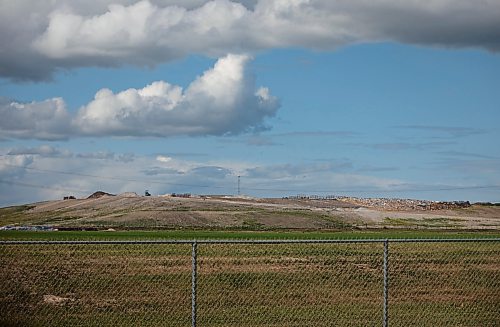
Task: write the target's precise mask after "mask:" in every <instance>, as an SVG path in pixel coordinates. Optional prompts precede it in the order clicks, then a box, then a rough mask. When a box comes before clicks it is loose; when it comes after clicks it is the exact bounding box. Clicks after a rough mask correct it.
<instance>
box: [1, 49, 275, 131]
mask: <svg viewBox="0 0 500 327" xmlns="http://www.w3.org/2000/svg"><path fill="white" fill-rule="evenodd" d="M248 60H249V57H248V56H245V55H232V54H230V55H227V56H225V57H223V58H221V59H219V60H218V61H217V62H216V63H215V66H214V67H213V68H212V69H209V70H207V71H206V72H205V73H204V74H203V75H201V76H199V77H197V78H196V79H195V80H194V81H193V82H192V83H191V84H190V85H189V86H188V87H187V88H186V89H185V90H183V89H182V88H181V87H179V86H175V85H171V84H169V83H167V82H165V81H157V82H154V83H152V84H150V85H147V86H146V87H144V88H142V89H128V90H125V91H122V92H118V93H113V92H112V91H111V90H109V89H101V90H100V91H98V92H97V93H96V95H95V97H94V99H93V100H92V101H91V102H90V103H88V104H87V105H85V106H83V107H82V108H80V110H79V111H78V112H77V114H76V115H75V116H74V117H71V115H70V114H69V113H68V111H67V110H66V106H65V103H64V101H63V100H62V99H61V98H56V99H50V100H45V101H42V102H32V103H25V104H22V103H18V102H10V101H7V100H6V99H4V101H3V103H2V102H0V114H1V115H2V118H3V119H2V121H1V122H0V127H1V128H2V129H1V131H0V137H3V138H36V139H47V140H54V139H63V138H69V137H73V136H109V135H111V136H158V137H168V136H173V135H190V136H195V135H225V134H238V133H241V132H245V131H251V130H261V129H263V128H265V126H264V120H265V119H266V118H267V117H272V116H274V115H275V113H276V111H277V110H278V108H279V102H278V100H277V99H276V98H275V97H273V96H272V95H270V94H269V90H268V89H267V88H259V89H257V90H255V86H254V80H253V78H252V77H251V76H249V75H248V73H247V72H246V70H245V66H246V63H247V62H248Z"/></svg>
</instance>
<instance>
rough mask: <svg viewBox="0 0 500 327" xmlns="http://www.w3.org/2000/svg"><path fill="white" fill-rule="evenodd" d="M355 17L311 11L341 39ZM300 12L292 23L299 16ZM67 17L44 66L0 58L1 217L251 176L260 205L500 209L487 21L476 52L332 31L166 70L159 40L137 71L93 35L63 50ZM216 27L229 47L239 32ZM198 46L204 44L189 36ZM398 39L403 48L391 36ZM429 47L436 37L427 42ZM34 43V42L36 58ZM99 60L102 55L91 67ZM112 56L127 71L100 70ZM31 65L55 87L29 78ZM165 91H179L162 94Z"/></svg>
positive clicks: (496, 73)
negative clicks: (434, 204) (304, 198)
mask: <svg viewBox="0 0 500 327" xmlns="http://www.w3.org/2000/svg"><path fill="white" fill-rule="evenodd" d="M22 2H23V3H25V4H26V5H28V4H29V1H22ZM63 2H64V1H63ZM103 2H105V1H103ZM126 2H127V1H126ZM173 2H175V1H173ZM299 2H301V1H299ZM299 2H298V3H299ZM359 2H360V3H361V1H359ZM390 2H391V1H375V3H377V4H378V3H380V6H389V3H390ZM451 2H452V3H453V1H451ZM189 3H190V5H186V9H185V13H186V15H187V14H188V13H194V12H195V11H197V10H198V11H199V12H197V13H198V15H202V14H203V13H204V12H205V11H206V10H208V9H206V8H209V5H214V3H215V5H214V6H216V5H217V6H232V7H231V8H232V9H231V10H229V11H228V13H227V15H229V16H231V15H236V16H237V17H240V16H241V15H243V14H244V15H248V18H247V19H250V18H251V17H253V16H255V15H257V13H259V5H260V6H263V5H262V4H259V3H260V2H258V1H247V2H243V4H242V5H240V4H236V3H232V2H229V1H225V0H224V1H222V0H221V1H215V2H208V4H207V3H205V1H192V2H189ZM277 3H278V2H277ZM354 3H356V1H354ZM443 3H444V4H443V7H442V8H441V7H440V9H439V10H441V11H439V12H438V15H436V12H434V14H435V15H436V17H440V16H439V15H441V16H442V17H441V19H445V18H447V17H449V16H451V14H452V11H453V10H454V9H451V7H448V4H447V2H446V1H443ZM457 3H460V4H461V5H462V6H466V5H465V4H464V3H463V2H460V1H457ZM341 4H342V1H338V5H339V7H338V8H337V7H335V6H333V7H332V8H330V7H328V5H327V4H326V3H325V2H323V3H322V1H318V2H314V1H312V2H307V3H306V2H303V3H302V4H300V5H301V6H311V8H309V9H311V10H312V9H314V8H313V7H314V6H316V5H317V6H318V8H320V9H321V11H320V12H321V13H322V14H323V15H324V16H325V17H326V18H325V19H327V18H328V22H329V21H330V20H329V18H330V16H334V15H335V14H336V13H337V12H338V11H341V10H344V9H342V8H343V7H342V6H341ZM139 5H141V6H143V8H141V7H138V6H139ZM243 5H244V6H243ZM344 5H345V3H344ZM413 5H414V6H417V7H418V5H415V4H413ZM490 5H491V6H493V7H494V6H496V3H495V2H492V3H491V4H490ZM133 6H136V7H133ZM170 6H172V4H171V3H169V1H165V2H161V1H160V2H158V3H156V2H149V1H142V2H140V3H139V4H137V3H136V1H128V2H127V3H125V4H122V7H121V8H122V9H121V10H122V11H120V10H118V11H117V14H116V15H118V14H119V13H121V12H123V10H129V11H130V12H131V13H134V14H135V13H137V12H138V13H141V12H142V11H147V12H148V13H149V14H148V15H149V16H148V17H149V18H148V19H149V21H151V20H154V19H159V18H155V16H152V15H156V13H158V12H163V11H165V13H169V14H170V13H171V10H170V9H169V8H170ZM287 6H289V7H287V8H286V10H287V12H288V13H290V12H292V13H294V11H293V10H295V9H297V10H298V9H300V8H295V7H294V6H293V5H292V4H289V5H287ZM12 7H15V6H12ZM240 7H241V8H240ZM110 8H111V7H103V8H98V9H93V10H95V11H96V12H92V13H89V12H87V11H88V10H89V9H88V8H86V7H84V6H83V5H82V6H81V7H78V5H75V7H74V8H72V11H71V12H72V14H73V15H76V14H77V13H78V14H80V15H81V17H83V19H91V18H92V17H94V18H95V17H101V16H102V17H104V18H105V17H107V16H103V15H105V14H106V13H107V12H108V14H109V13H110V12H114V11H113V9H110ZM200 8H201V9H203V10H205V11H203V10H201V9H200ZM384 8H385V7H384ZM4 9H5V8H4ZM7 9H9V8H7ZM10 9H12V8H10ZM14 9H15V10H14ZM14 9H12V10H13V11H14V12H15V13H18V12H20V8H14ZM21 9H22V8H21ZM58 9H60V8H51V7H50V6H49V5H48V4H47V5H46V6H45V7H44V6H41V9H38V10H40V11H44V12H49V13H52V16H51V15H48V16H47V17H49V18H47V19H49V21H48V22H47V21H46V22H45V24H43V23H40V24H39V25H40V26H41V27H38V25H37V24H35V25H36V26H37V27H36V28H34V30H33V36H32V38H33V40H34V41H32V42H31V47H30V48H29V49H30V50H29V51H32V52H33V53H28V54H26V56H27V57H26V58H28V59H30V64H26V61H23V60H24V59H23V58H22V57H15V56H13V55H9V51H4V53H3V54H1V55H0V65H1V66H3V68H2V69H1V70H0V73H1V74H2V77H1V79H0V99H1V101H0V113H2V116H3V117H4V119H3V123H0V128H1V129H0V154H1V156H0V205H10V204H16V203H25V202H32V201H39V200H46V199H55V198H59V197H61V196H63V195H67V194H70V193H71V194H75V195H77V196H84V195H87V194H89V193H91V192H93V191H96V190H104V191H107V192H112V193H120V192H126V191H132V192H137V193H142V192H144V190H145V189H148V190H150V191H151V192H152V193H154V194H164V193H170V192H191V193H203V194H206V193H212V194H220V193H223V194H235V193H236V192H237V189H236V187H237V176H238V175H239V176H241V187H242V193H244V194H246V195H251V196H286V195H294V194H299V193H304V194H337V195H354V196H363V197H375V196H376V197H409V198H421V199H432V200H471V201H500V146H499V145H498V140H499V139H500V129H499V128H498V122H499V121H500V56H499V54H498V51H497V50H498V45H499V44H500V40H499V39H498V37H497V35H492V36H490V37H491V40H488V38H487V37H488V33H489V32H488V31H489V27H490V25H488V24H486V23H488V20H487V19H485V18H484V16H482V15H480V13H479V12H478V13H476V15H477V16H478V21H480V20H481V19H482V20H484V21H485V22H486V23H485V26H484V27H481V26H478V24H479V23H475V24H473V26H472V27H473V28H475V29H477V30H478V31H481V28H483V29H484V31H485V32H484V35H483V34H480V33H478V32H477V33H472V32H471V33H469V34H470V35H469V34H467V33H464V32H463V31H462V33H461V34H460V35H463V40H457V38H456V37H451V36H450V33H449V31H448V30H447V29H448V26H438V27H436V29H437V30H436V31H434V32H435V33H437V34H439V32H443V33H442V34H443V35H442V37H440V38H439V42H438V43H436V41H435V40H434V39H432V38H431V37H430V36H428V35H431V34H432V33H430V32H428V31H427V30H422V31H420V29H421V27H418V26H420V25H418V26H416V27H415V30H414V31H412V33H409V34H408V35H410V36H407V35H400V34H398V33H400V32H399V31H400V29H396V27H397V26H394V27H393V28H394V29H395V30H397V32H394V33H393V34H391V33H389V32H387V33H388V35H387V36H385V37H382V36H381V35H377V36H376V37H372V36H371V34H370V33H367V35H368V36H363V37H360V36H358V35H357V34H356V35H355V36H356V37H358V38H359V39H356V40H353V41H351V38H354V37H355V36H353V35H351V36H350V38H348V39H349V41H345V40H344V38H345V36H344V34H342V35H341V36H342V37H343V38H341V39H340V40H339V36H338V35H332V36H330V38H327V39H326V40H324V36H323V34H321V33H319V34H320V35H319V36H318V35H317V32H316V30H314V31H312V32H308V33H311V34H306V35H303V36H301V38H299V37H298V36H296V35H297V34H299V36H300V33H301V32H300V33H299V32H296V33H295V34H294V35H293V37H289V38H290V39H291V41H288V43H287V44H282V42H281V40H282V39H283V38H284V36H283V35H284V34H283V33H285V32H284V31H279V30H277V32H276V34H278V36H279V38H278V37H276V39H277V40H280V41H279V42H278V41H276V40H272V41H269V40H267V39H266V42H264V41H262V40H261V38H262V36H252V35H250V36H249V35H243V36H242V37H246V38H245V40H249V41H248V43H249V45H246V44H244V45H241V44H240V43H241V42H242V41H241V40H239V39H237V38H235V37H234V36H233V35H231V37H229V41H227V43H224V45H223V46H221V45H219V44H218V43H216V44H215V45H214V44H211V43H210V42H208V41H207V44H206V45H200V47H199V48H198V47H195V46H193V45H190V44H188V45H184V43H180V47H185V48H186V49H185V50H184V51H180V52H181V54H176V55H175V56H173V57H169V56H168V55H165V56H163V55H159V57H160V58H156V56H157V55H156V54H155V53H156V52H158V51H166V52H168V51H171V50H169V49H170V48H168V49H164V48H161V47H159V46H158V45H157V43H158V42H156V41H157V40H158V39H155V40H156V41H155V42H153V43H151V44H153V45H149V43H148V42H147V41H148V36H140V37H143V38H145V39H144V40H141V43H140V46H135V45H134V44H133V42H132V41H130V42H132V44H127V46H130V48H127V49H128V50H127V51H130V53H127V54H126V55H116V54H115V52H111V50H114V51H115V50H116V49H114V48H113V46H108V45H107V44H105V45H103V44H101V43H99V42H97V41H95V40H92V42H90V41H88V44H87V45H86V43H85V42H87V40H86V39H85V38H84V37H83V36H81V35H83V34H82V33H80V34H78V33H77V32H75V33H76V34H75V35H73V37H75V38H78V37H80V38H82V45H81V46H79V47H78V48H74V49H72V48H68V47H69V45H67V44H69V43H66V45H65V46H66V47H63V48H60V46H59V43H58V42H59V38H63V37H66V36H64V35H63V36H61V33H54V35H56V36H53V35H51V33H52V31H53V29H52V28H53V27H54V26H58V25H57V24H56V23H57V20H56V18H57V17H58V16H57V15H55V14H54V12H56V13H58V12H59V11H57V10H58ZM167 9H168V10H167ZM216 9H217V11H216V12H217V13H223V14H225V13H226V12H225V11H224V10H221V8H216ZM385 9H386V10H388V9H387V8H385ZM389 9H390V8H389ZM410 9H411V10H416V8H415V7H413V8H409V9H408V10H410ZM417 9H420V10H422V11H424V9H428V8H417ZM433 9H434V8H433ZM490 9H491V8H490ZM33 10H36V8H34V9H33ZM169 10H170V11H169ZM273 10H276V11H279V10H283V8H282V7H279V6H278V5H276V6H275V7H273ZM318 10H319V9H318ZM328 10H330V11H328ZM364 10H365V7H363V6H362V5H361V4H360V5H359V6H357V7H355V8H351V9H350V10H349V15H351V16H352V17H354V18H352V19H353V20H354V21H355V20H356V19H357V17H358V16H360V15H361V13H362V14H363V15H362V16H363V17H371V16H370V15H372V16H374V15H375V14H370V13H365V12H364ZM351 11H352V12H354V13H353V14H352V13H351ZM389 11H390V10H389ZM4 12H6V11H4ZM474 14H475V12H474V11H473V12H472V15H474ZM297 15H298V14H297ZM346 15H347V14H346ZM377 15H380V14H379V13H378V11H377ZM377 15H375V16H374V17H378V16H377ZM401 15H404V13H402V14H401ZM422 15H423V14H422ZM351 16H349V17H351ZM54 17H56V18H54ZM71 17H73V16H71ZM89 17H90V18H89ZM161 17H162V19H166V18H164V16H161ZM168 17H170V16H168ZM210 17H213V15H211V16H210ZM259 17H260V16H259ZM290 17H292V18H287V19H290V20H293V19H295V18H294V17H295V16H294V15H293V14H290ZM297 17H298V18H296V19H299V18H300V19H301V20H304V19H307V18H308V17H307V16H305V17H304V16H300V17H299V16H297ZM472 17H474V16H472ZM104 18H102V19H103V20H104ZM316 18H317V17H316V16H315V19H316ZM417 18H418V15H417ZM424 18H425V17H424V16H423V18H422V20H423V21H424ZM479 18H481V19H479ZM493 18H495V17H493ZM214 19H215V18H214ZM218 19H221V18H218ZM94 20H95V19H94ZM167 20H168V19H167ZM417 20H418V19H417ZM235 21H236V23H234V24H239V21H238V20H235ZM499 21H500V20H499ZM468 23H469V22H465V21H464V23H463V24H461V22H460V21H454V20H453V19H452V18H450V23H449V28H450V29H456V32H457V33H460V32H461V29H463V30H466V29H467V30H469V29H470V28H472V27H471V26H467V24H468ZM214 24H215V26H216V27H217V28H219V29H221V30H219V31H218V32H219V33H221V35H223V36H224V34H223V30H222V29H223V28H228V27H226V26H222V27H221V26H219V25H217V24H218V22H216V23H214ZM462 25H464V26H462ZM479 25H480V24H479ZM78 26H80V25H78ZM81 26H83V25H81ZM81 28H82V29H83V27H81ZM197 28H198V26H194V27H189V26H188V27H186V29H187V31H186V33H188V34H189V33H197V32H196V31H197V30H198V29H197ZM233 28H234V26H233ZM370 28H373V26H370ZM381 30H383V31H384V33H386V30H387V27H386V26H383V28H382V27H381ZM273 31H274V29H272V30H270V31H269V33H271V34H270V35H271V36H273V37H274V34H273V33H274V32H273ZM419 31H420V32H419ZM257 32H260V31H257ZM257 32H256V33H257ZM291 32H293V31H291ZM413 32H415V33H417V32H418V33H421V35H420V36H419V37H418V38H417V39H418V42H417V41H414V40H413V39H414V38H416V36H415V35H414V34H415V33H413ZM162 33H169V30H168V28H167V30H166V31H163V30H162ZM171 33H173V32H171ZM280 33H281V34H280ZM418 33H417V34H418ZM40 35H41V36H40ZM162 35H163V34H162ZM363 35H364V34H363ZM432 35H434V34H432ZM478 35H483V37H478ZM21 36H22V35H20V36H19V41H18V42H19V44H24V43H23V42H26V41H24V38H25V37H23V38H22V37H21ZM55 37H57V38H56V39H54V38H55ZM68 38H69V36H68ZM295 38H297V40H296V39H295ZM426 38H429V39H428V40H427V39H426ZM13 39H16V35H14V36H13ZM284 39H286V40H288V38H284ZM47 40H49V41H50V42H49V41H47ZM54 40H55V41H54ZM42 41H43V42H45V43H43V42H42ZM56 41H57V42H56ZM12 42H14V41H12ZM179 42H180V41H179ZM182 42H184V41H182ZM273 42H274V43H276V44H275V45H274V44H273ZM481 42H483V43H484V44H483V43H481ZM116 43H119V42H118V41H117V42H116ZM268 43H270V44H271V45H269V44H268ZM457 43H458V44H457ZM33 44H34V45H35V46H36V47H35V50H36V51H35V50H32V49H33ZM144 44H146V46H144ZM262 44H265V45H262ZM108 47H110V48H111V50H110V49H108ZM245 47H248V48H245ZM117 48H120V45H119V44H118V45H117ZM144 48H145V49H144ZM220 48H223V49H220ZM82 49H83V50H82ZM120 49H121V48H120ZM235 49H237V50H239V51H234V50H235ZM91 50H92V51H97V52H96V53H97V55H96V54H94V53H92V55H88V53H91ZM104 50H106V51H110V52H109V53H111V55H108V54H107V52H106V55H101V53H103V52H104ZM78 51H81V53H78ZM146 52H147V53H146ZM75 53H76V54H75ZM142 53H146V54H145V55H144V56H145V57H148V56H151V58H153V59H151V60H152V62H136V61H137V60H138V59H135V58H137V57H134V55H141V54H142ZM153 54H154V55H153ZM113 59H114V60H115V61H113ZM26 60H27V59H26ZM31 60H32V61H34V63H35V64H36V63H38V64H39V65H41V66H44V65H45V67H47V71H45V70H44V69H45V68H44V69H41V68H40V72H29V73H26V71H27V68H29V67H27V68H26V67H25V65H28V66H29V65H33V63H32V61H31ZM110 62H111V63H110ZM23 65H24V66H23ZM17 66H19V67H21V68H19V69H18V70H16V69H14V68H11V67H17ZM25 68H26V69H25ZM156 81H164V82H162V83H161V84H152V83H154V82H156ZM148 85H153V86H152V87H147V86H148ZM176 86H178V89H177V88H176ZM103 89H109V91H102V90H103ZM129 89H132V90H131V91H130V90H129ZM181 89H182V90H181ZM126 90H129V91H126ZM141 90H142V91H141ZM124 91H126V92H124ZM127 92H128V93H127ZM96 94H101V95H103V97H101V98H99V97H98V96H96ZM94 97H96V98H95V99H94ZM54 98H59V100H57V101H56V100H53V99H54ZM57 108H59V109H57ZM40 112H42V113H43V114H41V113H40ZM30 120H32V121H31V122H30ZM27 122H30V123H29V124H28V123H27Z"/></svg>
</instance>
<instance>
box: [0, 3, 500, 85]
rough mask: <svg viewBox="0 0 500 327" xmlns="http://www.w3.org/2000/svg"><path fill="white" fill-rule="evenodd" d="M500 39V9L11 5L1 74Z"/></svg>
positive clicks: (5, 9)
mask: <svg viewBox="0 0 500 327" xmlns="http://www.w3.org/2000/svg"><path fill="white" fill-rule="evenodd" d="M499 31H500V2H499V1H497V0H482V1H480V2H477V1H470V0H433V1H420V0H408V1H400V0H370V1H368V0H293V1H292V0H258V1H257V0H253V1H252V0H247V1H229V0H212V1H202V0H192V1H180V0H179V1H178V0H170V1H169V0H156V1H154V0H149V1H148V0H143V1H134V0H99V1H92V2H88V1H83V0H77V1H75V0H72V1H69V0H56V1H52V0H36V1H34V0H17V1H4V2H2V3H0V42H1V43H2V45H3V49H4V51H2V52H0V75H1V76H5V77H10V78H15V79H44V78H48V77H50V75H51V74H52V73H53V72H54V71H55V70H57V69H65V68H73V67H81V66H110V67H114V66H119V65H123V64H135V65H140V66H144V65H147V66H150V65H155V64H158V63H162V62H167V61H170V60H173V59H176V58H179V57H183V56H185V55H187V54H191V53H197V54H204V55H209V56H222V55H224V54H226V53H231V52H238V53H241V52H252V51H259V50H265V49H270V48H283V47H305V48H313V49H335V48H336V47H339V46H343V45H347V44H353V43H360V42H377V41H396V42H402V43H409V44H422V45H430V46H445V47H478V48H484V49H489V50H493V51H498V50H499V49H500V32H499Z"/></svg>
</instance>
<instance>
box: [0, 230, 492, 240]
mask: <svg viewBox="0 0 500 327" xmlns="http://www.w3.org/2000/svg"><path fill="white" fill-rule="evenodd" d="M492 237H493V238H500V231H443V230H437V231H433V230H391V229H387V230H385V229H381V230H373V231H336V232H332V231H326V232H320V231H241V230H236V231H231V230H222V231H221V230H159V231H0V240H16V239H17V240H151V239H176V240H179V239H181V240H194V239H198V240H203V239H263V240H267V239H361V238H364V239H385V238H389V239H391V238H394V239H401V238H492Z"/></svg>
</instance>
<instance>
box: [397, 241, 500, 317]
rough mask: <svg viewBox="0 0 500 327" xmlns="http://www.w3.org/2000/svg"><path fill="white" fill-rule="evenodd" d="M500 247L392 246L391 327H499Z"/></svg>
mask: <svg viewBox="0 0 500 327" xmlns="http://www.w3.org/2000/svg"><path fill="white" fill-rule="evenodd" d="M499 245H500V242H474V243H459V242H457V243H455V242H452V243H445V242H442V243H439V242H433V243H393V244H390V246H389V249H390V250H389V253H390V254H389V271H388V273H389V276H390V277H389V278H390V281H389V285H390V286H389V321H390V325H391V326H471V327H472V326H500V247H499Z"/></svg>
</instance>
